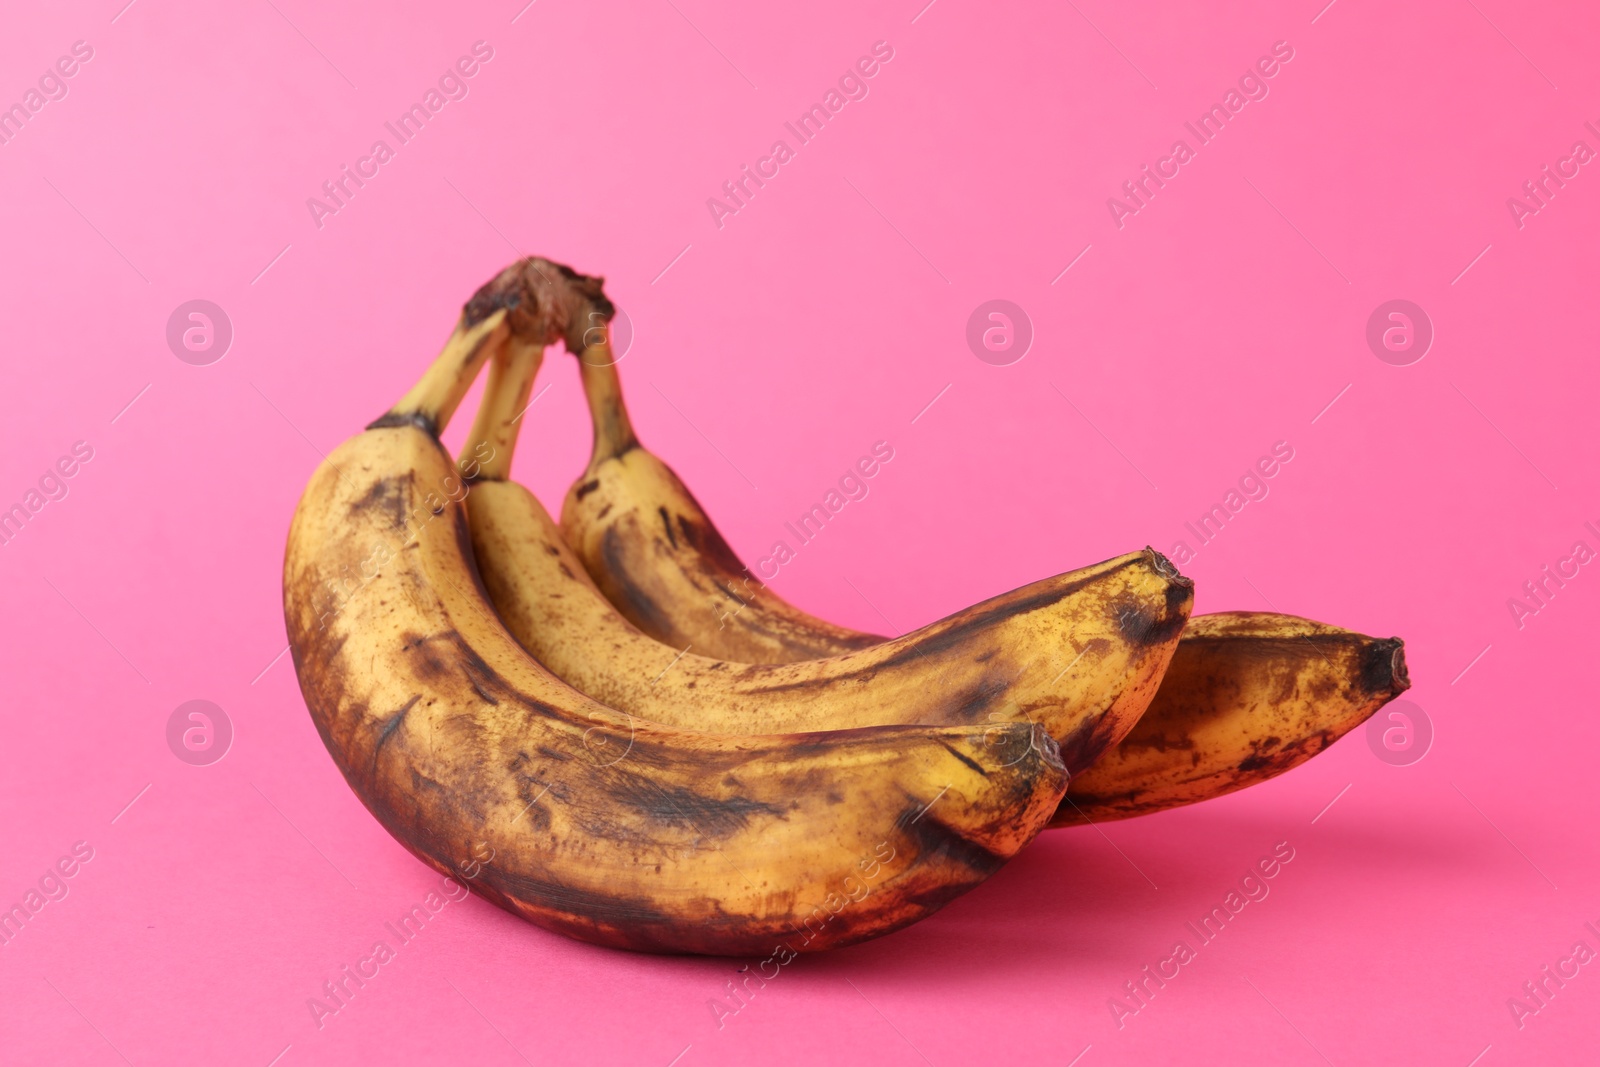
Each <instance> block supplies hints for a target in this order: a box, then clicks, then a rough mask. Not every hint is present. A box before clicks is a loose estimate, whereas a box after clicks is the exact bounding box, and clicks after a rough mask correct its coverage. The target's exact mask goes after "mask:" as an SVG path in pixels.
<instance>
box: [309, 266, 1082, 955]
mask: <svg viewBox="0 0 1600 1067" xmlns="http://www.w3.org/2000/svg"><path fill="white" fill-rule="evenodd" d="M585 284H586V280H584V279H580V278H578V277H577V276H576V275H573V274H571V272H570V271H565V270H563V269H562V268H559V267H557V266H555V265H554V264H550V263H547V262H544V261H537V260H532V261H524V262H522V263H519V264H517V265H516V266H515V267H513V268H510V269H508V270H506V271H504V272H502V273H501V274H500V275H499V276H498V277H496V278H495V279H494V280H493V281H492V282H490V283H489V284H488V285H486V286H485V287H484V288H483V289H481V290H480V291H479V292H478V294H477V295H476V296H475V297H474V298H473V299H472V301H471V302H469V303H468V304H467V305H466V308H465V310H464V312H463V314H462V317H461V320H460V322H459V324H458V326H457V327H456V330H455V332H454V333H453V334H452V336H451V337H450V339H449V341H448V343H447V344H446V346H445V350H444V352H443V354H442V355H441V356H440V357H439V358H438V360H437V361H436V362H435V364H434V365H433V366H432V367H431V368H430V369H429V371H428V372H427V374H426V375H425V376H424V378H423V379H422V381H421V382H419V383H418V385H417V386H416V387H415V388H413V389H412V390H411V391H410V392H409V393H408V394H407V395H406V397H405V398H404V399H402V401H401V402H400V403H399V404H397V405H396V406H395V408H394V409H392V410H391V411H390V412H389V413H388V414H386V415H384V416H383V417H381V418H379V419H378V420H377V421H376V422H374V423H373V424H372V426H371V427H369V428H368V429H367V430H366V431H365V432H363V433H360V434H357V435H356V436H355V437H353V438H351V439H350V440H348V441H346V442H345V443H344V444H342V445H341V446H340V447H339V448H338V449H336V450H335V451H334V453H333V454H332V455H330V456H329V457H328V459H327V461H326V462H324V463H322V464H321V465H320V466H319V467H318V468H317V470H316V472H315V473H314V474H313V475H312V477H311V480H310V484H309V485H308V486H307V487H306V490H305V493H304V495H303V496H302V498H301V501H300V504H299V507H298V508H297V510H296V512H295V516H294V520H293V523H292V525H291V527H290V531H289V538H288V546H287V551H286V554H285V560H284V616H285V620H286V624H287V629H288V634H289V642H290V645H291V648H292V649H293V653H294V664H295V670H296V673H297V675H298V677H299V680H300V686H301V691H302V692H303V694H304V696H305V700H306V705H307V707H308V708H309V710H310V712H311V716H312V719H313V721H314V723H315V725H316V728H317V731H318V733H319V734H320V735H321V737H322V740H323V743H324V744H325V745H326V746H327V749H328V751H329V753H330V754H331V755H332V756H333V758H334V762H335V763H336V764H337V765H338V767H339V769H340V771H341V772H342V773H343V774H344V776H345V780H346V781H347V782H348V783H349V784H350V787H351V788H352V790H354V792H355V793H356V795H357V796H358V797H360V798H361V800H362V802H363V803H364V804H365V805H366V806H367V808H368V810H370V811H371V812H372V813H373V815H374V816H375V817H376V818H377V819H378V821H379V822H380V823H381V824H382V825H383V826H384V828H385V829H387V830H388V831H389V832H390V833H391V834H393V835H394V837H395V838H396V839H397V840H399V841H400V842H401V843H402V844H403V845H404V846H405V847H406V848H408V849H409V850H410V851H411V852H412V853H414V854H415V855H416V856H418V857H419V858H420V859H421V860H422V861H423V862H425V863H427V864H428V865H430V866H431V867H433V868H434V869H435V870H437V871H439V872H441V873H444V874H447V875H448V874H451V873H453V872H454V871H456V870H457V869H458V867H459V866H460V864H461V863H463V862H465V861H466V860H467V859H468V858H469V857H481V856H484V855H491V856H492V857H493V859H492V861H490V862H487V863H484V864H482V865H481V866H480V868H479V870H478V874H477V877H475V878H473V879H471V880H470V886H471V888H472V889H473V891H475V892H477V893H479V894H481V895H482V896H484V897H486V898H487V899H489V900H491V901H493V902H494V903H496V904H498V905H500V906H501V907H503V908H505V909H507V910H508V911H511V912H513V913H515V914H518V915H520V916H522V917H524V918H526V919H528V920H529V921H531V922H533V923H536V924H538V925H540V926H543V927H546V928H548V929H551V930H555V931H559V932H561V933H564V934H567V935H569V936H572V937H575V938H579V939H582V940H586V941H591V942H595V943H597V944H602V945H609V946H614V947H620V948H630V949H639V950H646V951H658V952H695V953H708V954H729V955H746V956H749V955H758V954H759V955H762V956H765V955H767V954H768V953H771V952H773V951H775V946H779V945H784V946H788V948H789V949H790V950H792V951H815V950H818V949H824V948H830V947H834V946H838V945H844V944H850V943H854V942H858V941H862V940H865V939H867V938H871V937H875V936H878V935H881V934H885V933H888V932H890V931H892V930H895V929H898V928H900V927H903V926H905V925H907V924H909V923H912V922H915V921H916V920H918V919H920V918H922V917H924V916H926V915H928V914H930V913H931V912H933V911H935V910H937V909H938V908H940V907H941V906H943V905H944V904H945V903H946V902H948V901H949V900H951V899H952V898H954V897H956V896H958V895H960V894H961V893H963V892H966V891H967V890H969V889H971V888H973V887H974V886H976V885H977V884H978V883H979V882H981V881H983V880H984V879H985V878H986V877H988V876H989V875H990V874H992V873H993V872H994V871H995V870H996V869H997V868H998V867H999V866H1001V865H1002V864H1003V863H1004V862H1005V861H1006V860H1007V859H1009V858H1010V857H1011V856H1013V855H1014V854H1015V853H1016V852H1017V851H1018V849H1020V848H1021V847H1022V846H1023V845H1025V844H1026V843H1027V842H1028V841H1029V840H1031V839H1032V838H1033V837H1034V835H1035V834H1037V833H1038V832H1039V830H1040V829H1041V828H1042V827H1043V826H1044V825H1045V823H1046V822H1047V821H1048V820H1049V819H1050V818H1051V816H1052V815H1053V813H1054V812H1055V809H1056V806H1057V804H1058V802H1059V801H1060V799H1061V797H1062V795H1063V793H1064V791H1065V788H1066V777H1067V776H1066V772H1065V769H1064V768H1063V766H1062V764H1061V761H1060V758H1059V755H1058V752H1057V748H1056V744H1055V742H1054V741H1053V740H1052V739H1051V738H1050V736H1049V734H1048V733H1047V732H1046V731H1045V730H1044V729H1043V728H1042V727H1038V726H1032V725H1028V724H1026V723H1009V722H1007V723H994V724H988V725H984V726H883V727H873V728H868V729H859V730H834V731H827V732H822V733H812V734H779V735H744V736H727V735H719V734H711V733H703V732H697V731H691V730H684V729H679V728H671V727H665V726H660V725H656V724H652V723H647V722H644V721H641V720H639V719H636V718H634V717H632V716H629V715H627V714H626V713H623V712H620V711H617V710H615V709H612V708H610V707H607V706H605V705H604V704H601V703H599V702H597V701H595V700H592V699H590V698H588V697H586V696H584V695H583V694H581V693H579V692H577V691H576V690H574V689H572V688H570V687H569V686H567V685H566V684H564V683H563V682H561V681H560V680H559V679H557V678H556V677H555V676H554V675H552V674H550V672H548V671H547V670H545V669H544V668H543V667H542V666H541V665H540V664H539V663H538V662H537V661H535V660H534V659H533V658H532V657H531V656H529V655H528V653H527V652H525V651H524V650H523V649H522V648H521V647H520V646H519V645H518V644H517V643H516V641H515V639H514V638H513V637H512V636H511V635H510V634H509V633H508V632H507V631H506V630H505V628H504V627H503V626H502V625H501V623H500V621H499V619H498V618H497V617H496V615H495V612H494V609H493V606H492V605H491V604H490V602H489V600H488V597H487V596H486V594H485V592H484V589H483V587H482V585H481V583H480V581H479V577H478V573H477V570H476V567H475V564H474V561H473V556H472V550H471V541H470V534H469V532H468V527H467V518H466V514H465V511H464V508H463V504H462V501H463V499H464V498H465V497H466V496H467V495H468V494H469V493H470V492H471V489H470V480H471V477H472V475H473V474H475V473H477V470H476V467H475V464H481V462H482V461H483V460H484V459H486V458H489V455H490V454H491V452H490V451H486V453H485V454H484V455H483V456H480V457H475V458H474V459H472V460H469V462H468V463H467V464H466V465H465V467H464V468H458V467H457V465H456V464H454V463H453V462H452V461H451V459H450V457H449V456H448V455H447V454H446V453H445V452H444V450H443V448H442V447H441V446H440V444H439V439H438V434H439V431H440V430H441V429H442V428H443V426H444V424H445V423H446V422H447V420H448V419H449V418H450V416H451V414H452V413H453V412H454V410H455V408H456V407H457V406H458V405H459V403H460V401H461V398H462V396H463V395H464V393H465V392H466V390H467V388H468V385H469V384H470V383H471V381H472V379H473V377H474V376H475V375H476V373H477V371H478V370H479V368H480V367H481V365H482V363H483V361H484V359H485V358H487V356H488V355H489V353H490V352H491V351H493V350H494V348H495V347H496V346H498V345H501V344H506V343H509V341H510V340H511V339H513V338H515V339H518V340H519V341H520V342H521V343H527V344H538V345H543V344H545V343H547V342H549V341H551V340H554V339H555V338H556V337H558V336H561V335H562V333H563V332H564V331H565V329H566V324H569V323H574V322H578V321H580V320H579V318H578V317H577V316H575V315H573V314H572V313H571V312H572V309H571V308H569V307H567V306H565V302H566V301H568V300H569V299H572V298H573V297H574V295H575V294H579V293H581V292H582V288H583V286H584V285H585ZM585 299H587V300H589V301H591V302H595V301H599V300H603V297H601V296H600V295H599V293H598V291H597V290H596V291H595V292H594V293H592V294H588V295H586V297H585ZM566 340H567V341H568V343H569V345H573V347H574V350H581V341H580V340H579V339H578V338H571V337H569V338H567V339H566ZM574 342H577V343H576V344H575V345H574V344H573V343H574ZM492 447H493V446H492V444H491V445H490V446H488V449H489V450H492Z"/></svg>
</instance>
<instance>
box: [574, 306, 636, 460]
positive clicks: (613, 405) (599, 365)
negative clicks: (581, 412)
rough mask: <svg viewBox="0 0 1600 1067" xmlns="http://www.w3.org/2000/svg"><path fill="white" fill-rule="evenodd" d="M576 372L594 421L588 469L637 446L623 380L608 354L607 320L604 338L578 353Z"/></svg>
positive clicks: (609, 346) (609, 344)
mask: <svg viewBox="0 0 1600 1067" xmlns="http://www.w3.org/2000/svg"><path fill="white" fill-rule="evenodd" d="M578 374H579V376H580V377H581V378H582V380H583V395H584V396H585V397H586V398H588V401H589V417H590V419H591V420H592V421H593V422H594V451H593V452H592V453H591V455H590V457H589V469H590V470H593V469H594V468H595V467H598V466H599V465H600V464H601V463H603V462H605V461H606V460H608V459H611V458H612V457H614V456H620V455H622V454H623V453H624V452H627V451H628V450H629V449H633V448H637V447H639V438H638V437H637V436H636V435H635V434H634V432H633V422H632V420H630V419H629V418H628V409H627V407H626V405H624V404H623V402H622V379H621V378H620V377H618V375H617V365H616V361H615V360H613V359H612V357H611V327H610V324H609V323H608V324H607V325H606V336H605V340H603V341H600V342H598V343H596V344H592V345H589V346H588V347H586V348H585V349H584V350H583V351H582V352H581V353H579V354H578Z"/></svg>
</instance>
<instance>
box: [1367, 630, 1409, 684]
mask: <svg viewBox="0 0 1600 1067" xmlns="http://www.w3.org/2000/svg"><path fill="white" fill-rule="evenodd" d="M1362 666H1363V670H1362V678H1361V681H1362V683H1363V684H1364V685H1365V686H1366V688H1367V690H1368V692H1372V693H1387V694H1388V695H1389V697H1390V698H1391V699H1392V698H1394V697H1397V696H1399V695H1400V694H1401V693H1404V692H1405V691H1406V690H1407V689H1410V688H1411V674H1410V672H1409V671H1407V670H1406V643H1405V642H1404V641H1402V640H1400V638H1398V637H1390V638H1385V639H1383V640H1381V641H1374V642H1373V643H1372V648H1371V650H1370V652H1369V653H1368V655H1367V661H1366V663H1364V664H1363V665H1362Z"/></svg>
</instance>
